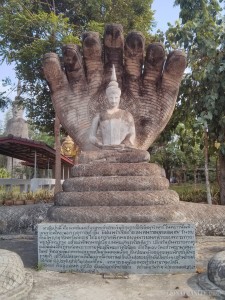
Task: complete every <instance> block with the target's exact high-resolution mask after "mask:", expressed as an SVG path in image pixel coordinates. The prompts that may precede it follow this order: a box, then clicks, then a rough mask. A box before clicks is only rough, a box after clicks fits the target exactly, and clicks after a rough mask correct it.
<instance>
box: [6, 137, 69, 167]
mask: <svg viewBox="0 0 225 300" xmlns="http://www.w3.org/2000/svg"><path fill="white" fill-rule="evenodd" d="M35 152H36V158H37V167H38V168H41V169H47V168H48V166H49V168H50V169H52V168H53V167H54V165H55V155H56V151H55V149H53V148H51V147H50V146H48V145H47V144H45V143H43V142H37V141H34V140H29V139H24V138H20V137H15V136H13V135H8V136H4V137H0V154H3V155H7V156H10V157H13V158H17V159H20V160H22V161H24V162H25V163H24V164H25V165H29V166H34V162H35ZM61 163H62V165H67V166H69V167H71V166H73V165H74V162H73V161H72V160H71V159H69V158H67V157H65V156H64V155H61Z"/></svg>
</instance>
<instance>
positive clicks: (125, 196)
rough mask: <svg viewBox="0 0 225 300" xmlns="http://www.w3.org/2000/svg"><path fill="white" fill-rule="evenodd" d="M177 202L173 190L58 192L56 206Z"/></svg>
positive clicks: (137, 204)
mask: <svg viewBox="0 0 225 300" xmlns="http://www.w3.org/2000/svg"><path fill="white" fill-rule="evenodd" d="M172 203H179V196H178V194H177V193H176V192H175V191H172V190H164V191H126V192H125V191H102V192H96V191H93V192H59V193H58V194H56V196H55V205H56V206H145V205H146V206H148V205H165V204H172Z"/></svg>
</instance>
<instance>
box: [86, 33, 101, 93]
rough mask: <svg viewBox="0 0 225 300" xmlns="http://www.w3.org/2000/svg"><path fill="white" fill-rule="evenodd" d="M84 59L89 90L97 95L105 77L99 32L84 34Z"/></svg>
mask: <svg viewBox="0 0 225 300" xmlns="http://www.w3.org/2000/svg"><path fill="white" fill-rule="evenodd" d="M83 57H84V63H85V71H86V76H87V82H88V85H89V90H90V92H91V93H92V95H93V94H95V93H96V92H97V90H98V88H99V86H100V85H101V82H102V75H103V63H102V44H101V40H100V37H99V33H97V32H87V33H84V34H83Z"/></svg>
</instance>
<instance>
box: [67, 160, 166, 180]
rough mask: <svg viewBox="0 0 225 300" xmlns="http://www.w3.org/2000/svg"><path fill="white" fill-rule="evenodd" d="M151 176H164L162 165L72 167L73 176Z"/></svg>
mask: <svg viewBox="0 0 225 300" xmlns="http://www.w3.org/2000/svg"><path fill="white" fill-rule="evenodd" d="M114 175H117V176H153V175H158V176H162V177H165V171H164V169H163V168H162V167H160V166H159V165H157V164H153V163H151V164H150V163H114V164H112V163H95V164H79V165H75V166H74V167H73V168H72V176H73V177H86V176H114Z"/></svg>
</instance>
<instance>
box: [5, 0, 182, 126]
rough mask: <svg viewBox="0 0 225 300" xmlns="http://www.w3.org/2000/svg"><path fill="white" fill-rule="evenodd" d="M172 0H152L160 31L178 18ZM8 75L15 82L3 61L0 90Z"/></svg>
mask: <svg viewBox="0 0 225 300" xmlns="http://www.w3.org/2000/svg"><path fill="white" fill-rule="evenodd" d="M173 3H174V0H154V1H153V5H152V9H153V10H155V15H154V17H155V22H156V28H155V30H154V31H156V30H157V29H161V30H162V31H166V29H167V23H168V22H170V23H172V24H174V22H175V21H176V20H177V19H178V18H179V7H178V6H177V7H173ZM6 77H10V79H11V80H12V82H13V83H15V84H16V82H17V80H16V78H15V72H14V70H13V66H12V65H6V64H5V63H4V64H2V65H0V91H3V90H5V89H4V88H3V87H2V86H1V81H2V79H4V78H6ZM15 95H16V92H15V91H13V92H11V93H10V94H9V97H10V98H11V99H14V97H15ZM3 119H4V113H3V112H2V111H0V122H1V121H3Z"/></svg>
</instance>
